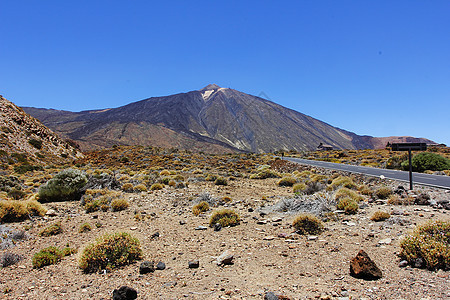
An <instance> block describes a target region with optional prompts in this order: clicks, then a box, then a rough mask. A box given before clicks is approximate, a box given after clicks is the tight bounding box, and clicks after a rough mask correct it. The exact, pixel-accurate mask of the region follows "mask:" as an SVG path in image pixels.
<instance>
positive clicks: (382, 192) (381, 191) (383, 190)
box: [375, 186, 392, 199]
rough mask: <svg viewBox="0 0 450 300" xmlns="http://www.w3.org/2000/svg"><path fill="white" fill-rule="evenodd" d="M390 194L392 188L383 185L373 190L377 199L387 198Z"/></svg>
mask: <svg viewBox="0 0 450 300" xmlns="http://www.w3.org/2000/svg"><path fill="white" fill-rule="evenodd" d="M390 195H392V190H391V189H390V188H388V187H385V186H383V187H380V188H378V189H377V190H376V191H375V196H376V197H377V198H378V199H387V198H389V196H390Z"/></svg>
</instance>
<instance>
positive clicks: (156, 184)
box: [150, 183, 164, 191]
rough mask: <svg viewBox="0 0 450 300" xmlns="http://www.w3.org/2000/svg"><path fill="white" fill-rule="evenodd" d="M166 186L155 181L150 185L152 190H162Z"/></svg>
mask: <svg viewBox="0 0 450 300" xmlns="http://www.w3.org/2000/svg"><path fill="white" fill-rule="evenodd" d="M163 188H164V186H163V185H162V184H161V183H154V184H152V186H151V187H150V190H152V191H158V190H162V189H163Z"/></svg>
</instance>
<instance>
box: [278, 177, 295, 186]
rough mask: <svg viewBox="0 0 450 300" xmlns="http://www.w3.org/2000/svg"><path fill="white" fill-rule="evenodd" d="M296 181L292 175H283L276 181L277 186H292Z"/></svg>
mask: <svg viewBox="0 0 450 300" xmlns="http://www.w3.org/2000/svg"><path fill="white" fill-rule="evenodd" d="M296 182H297V179H295V178H294V177H290V176H287V177H283V178H281V179H280V180H279V181H278V185H279V186H293V185H294V184H295V183H296Z"/></svg>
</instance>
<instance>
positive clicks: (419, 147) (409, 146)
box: [391, 143, 427, 190]
mask: <svg viewBox="0 0 450 300" xmlns="http://www.w3.org/2000/svg"><path fill="white" fill-rule="evenodd" d="M391 148H392V151H408V161H409V189H410V190H412V189H413V179H412V163H411V151H425V150H427V144H426V143H392V144H391Z"/></svg>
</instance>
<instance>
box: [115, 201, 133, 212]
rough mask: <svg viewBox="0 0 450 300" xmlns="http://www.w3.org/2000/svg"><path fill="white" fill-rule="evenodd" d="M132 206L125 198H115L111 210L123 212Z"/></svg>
mask: <svg viewBox="0 0 450 300" xmlns="http://www.w3.org/2000/svg"><path fill="white" fill-rule="evenodd" d="M129 206H130V203H129V202H128V201H127V200H126V199H123V198H115V199H113V200H112V201H111V209H112V211H121V210H125V209H127V208H128V207H129Z"/></svg>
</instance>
